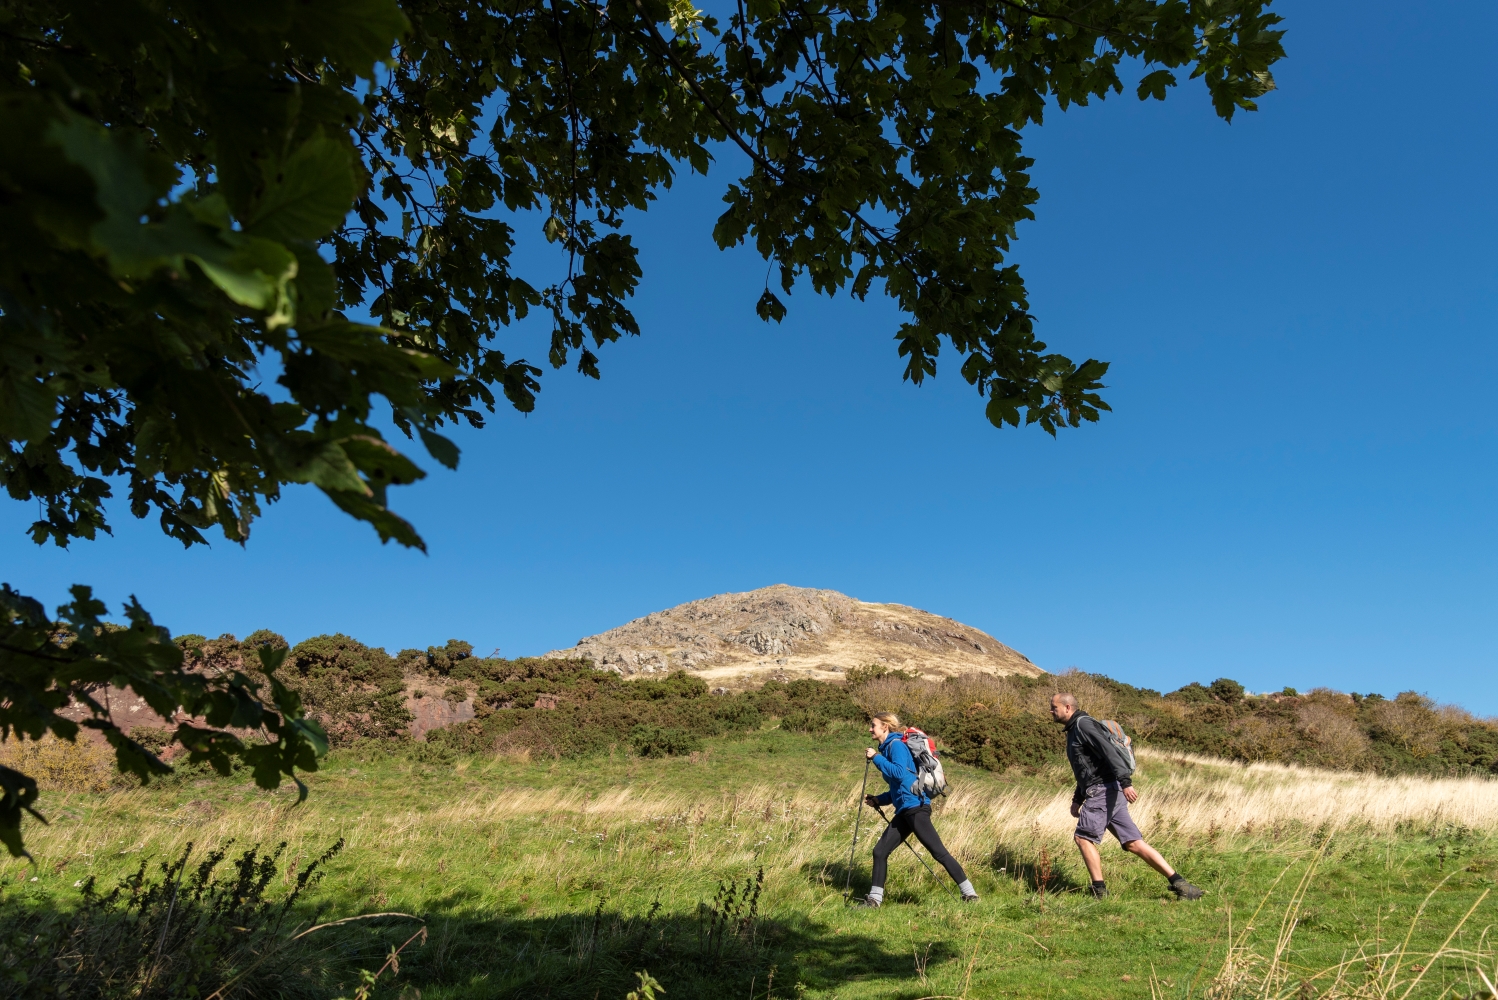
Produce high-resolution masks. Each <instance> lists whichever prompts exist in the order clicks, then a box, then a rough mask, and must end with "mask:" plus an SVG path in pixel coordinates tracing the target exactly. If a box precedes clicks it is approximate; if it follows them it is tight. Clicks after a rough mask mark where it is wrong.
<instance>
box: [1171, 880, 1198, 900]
mask: <svg viewBox="0 0 1498 1000" xmlns="http://www.w3.org/2000/svg"><path fill="white" fill-rule="evenodd" d="M1170 891H1171V892H1173V893H1175V894H1176V896H1177V897H1178V898H1180V899H1201V898H1202V896H1204V895H1205V893H1203V892H1202V891H1201V890H1200V889H1198V888H1197V887H1196V886H1194V885H1192V884H1191V883H1190V882H1187V881H1186V880H1185V879H1183V878H1178V879H1176V880H1175V881H1173V882H1171V883H1170Z"/></svg>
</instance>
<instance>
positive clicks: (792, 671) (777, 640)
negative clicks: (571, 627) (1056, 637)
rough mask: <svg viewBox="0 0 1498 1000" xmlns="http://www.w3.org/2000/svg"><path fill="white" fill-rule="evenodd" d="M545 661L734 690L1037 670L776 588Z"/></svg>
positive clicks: (895, 609) (878, 610)
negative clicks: (883, 673) (802, 679)
mask: <svg viewBox="0 0 1498 1000" xmlns="http://www.w3.org/2000/svg"><path fill="white" fill-rule="evenodd" d="M546 655H547V656H555V657H585V658H588V659H591V660H592V661H593V663H594V664H595V665H596V666H598V667H600V668H603V669H606V670H613V671H615V672H616V673H619V674H623V675H625V676H635V675H652V674H655V675H658V674H662V673H666V672H669V671H672V670H687V671H691V672H693V673H697V674H700V675H702V676H704V678H712V679H718V678H722V679H724V680H731V681H733V682H734V683H736V684H738V685H740V686H742V685H743V684H745V683H762V682H763V681H764V680H767V679H770V678H771V677H797V676H823V677H826V676H828V675H833V676H835V675H836V674H837V673H839V672H841V671H844V670H847V669H849V668H851V667H856V666H865V665H868V664H872V663H882V664H885V665H887V666H891V667H897V668H900V669H906V670H913V671H915V672H918V673H924V674H930V675H937V676H944V675H950V674H953V673H963V672H968V671H982V672H986V673H1000V674H1007V673H1015V672H1019V673H1027V674H1032V675H1033V674H1039V673H1041V672H1042V671H1041V670H1040V668H1038V667H1036V666H1035V665H1034V664H1033V663H1031V662H1030V661H1029V659H1028V658H1026V657H1025V656H1023V655H1021V654H1020V653H1017V652H1015V651H1014V650H1012V649H1010V648H1009V647H1008V646H1005V645H1004V644H1003V643H1001V642H998V641H997V640H996V639H994V638H993V637H992V636H989V635H988V634H986V633H984V632H981V631H979V630H977V629H974V628H970V627H969V626H967V625H963V624H962V623H960V622H956V621H953V620H952V619H950V618H943V617H941V616H939V615H933V614H930V613H929V612H925V611H921V610H919V609H916V608H908V607H905V606H904V605H898V604H869V603H866V602H864V601H859V600H855V599H854V598H851V597H848V596H847V595H845V594H840V593H838V592H837V591H835V590H813V589H809V588H803V587H790V586H786V585H784V584H777V585H775V586H773V587H765V588H762V589H760V590H752V591H749V592H747V593H743V594H719V595H717V596H715V597H707V598H703V599H701V600H697V601H690V602H688V603H686V604H681V605H678V606H676V607H674V608H668V609H667V610H665V611H658V612H655V613H653V614H649V615H646V616H645V617H643V618H637V619H635V620H634V621H632V622H628V623H626V624H624V625H621V626H619V627H618V628H613V629H610V630H608V631H607V632H602V633H600V634H598V635H595V636H589V637H587V638H584V639H582V640H580V641H579V642H578V644H577V645H576V646H573V647H572V648H570V649H558V650H553V651H552V652H550V653H547V654H546Z"/></svg>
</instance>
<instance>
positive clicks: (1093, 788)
mask: <svg viewBox="0 0 1498 1000" xmlns="http://www.w3.org/2000/svg"><path fill="white" fill-rule="evenodd" d="M1105 830H1112V831H1113V836H1115V837H1117V838H1118V842H1119V843H1120V844H1127V843H1129V842H1130V841H1134V840H1143V839H1144V835H1143V834H1142V833H1140V832H1139V827H1137V826H1135V825H1134V820H1133V818H1132V817H1130V816H1129V803H1128V800H1127V799H1125V798H1124V795H1123V789H1122V788H1119V787H1118V782H1116V781H1110V782H1108V783H1107V784H1106V785H1088V786H1087V798H1086V799H1085V800H1084V801H1083V802H1082V811H1081V812H1080V813H1078V814H1077V836H1078V837H1081V838H1082V839H1083V840H1090V841H1092V842H1093V843H1094V844H1100V843H1102V841H1103V831H1105Z"/></svg>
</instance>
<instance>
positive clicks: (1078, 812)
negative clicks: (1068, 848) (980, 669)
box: [1051, 692, 1202, 899]
mask: <svg viewBox="0 0 1498 1000" xmlns="http://www.w3.org/2000/svg"><path fill="white" fill-rule="evenodd" d="M1051 718H1052V719H1054V720H1055V721H1057V722H1059V723H1061V724H1062V725H1064V726H1066V759H1067V760H1068V761H1070V762H1071V769H1072V774H1074V775H1076V778H1077V789H1076V791H1075V792H1073V793H1072V799H1071V814H1072V815H1073V816H1075V817H1077V830H1076V834H1075V836H1076V839H1077V849H1078V850H1080V851H1081V852H1082V861H1083V862H1084V863H1086V865H1087V875H1088V877H1089V878H1091V879H1092V895H1093V897H1094V898H1095V899H1103V898H1105V897H1106V896H1107V895H1108V887H1107V886H1106V885H1105V884H1104V883H1103V859H1102V856H1101V855H1100V854H1099V853H1098V845H1099V844H1101V843H1102V842H1103V831H1105V830H1111V831H1112V832H1113V836H1115V837H1117V838H1118V842H1119V843H1120V844H1122V845H1123V849H1124V850H1126V851H1128V852H1129V853H1130V854H1137V855H1139V856H1140V857H1141V858H1143V859H1144V860H1145V861H1148V862H1149V865H1150V867H1151V868H1153V869H1154V870H1155V871H1157V872H1159V873H1160V874H1161V875H1164V876H1165V877H1166V878H1167V879H1169V880H1170V890H1171V891H1172V892H1174V893H1175V894H1176V895H1177V896H1179V897H1180V898H1181V899H1201V898H1202V891H1201V890H1200V889H1198V888H1197V887H1196V886H1194V885H1192V884H1191V883H1190V882H1187V881H1186V880H1185V879H1184V878H1182V877H1181V873H1180V872H1178V871H1176V870H1175V869H1174V868H1172V867H1170V865H1169V864H1168V863H1167V862H1166V860H1165V859H1164V858H1162V857H1160V852H1159V851H1157V850H1155V849H1154V848H1153V847H1151V846H1150V845H1148V844H1146V843H1145V842H1144V836H1143V835H1142V834H1140V832H1139V827H1137V826H1135V825H1134V820H1133V819H1132V818H1130V816H1129V805H1128V804H1129V803H1130V802H1133V801H1134V800H1136V799H1138V798H1139V793H1138V792H1136V791H1135V790H1134V782H1133V780H1132V777H1131V776H1132V774H1133V772H1134V768H1133V765H1132V764H1131V763H1130V762H1129V760H1128V758H1127V757H1126V756H1125V755H1124V752H1123V750H1122V749H1120V748H1119V747H1118V746H1117V745H1116V744H1115V743H1114V742H1113V738H1112V737H1111V736H1110V735H1109V733H1108V729H1107V727H1106V726H1104V725H1103V724H1102V723H1101V722H1099V721H1098V720H1096V719H1094V718H1093V717H1092V716H1090V715H1088V714H1087V713H1086V712H1084V711H1082V710H1081V709H1079V708H1078V707H1077V696H1076V695H1074V694H1069V693H1067V692H1062V693H1060V694H1055V695H1052V696H1051Z"/></svg>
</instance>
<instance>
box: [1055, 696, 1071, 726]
mask: <svg viewBox="0 0 1498 1000" xmlns="http://www.w3.org/2000/svg"><path fill="white" fill-rule="evenodd" d="M1076 714H1077V696H1076V695H1074V694H1072V693H1071V692H1070V691H1057V692H1056V693H1055V694H1053V695H1051V718H1052V719H1053V720H1055V721H1056V722H1060V723H1063V724H1064V723H1069V722H1071V717H1072V716H1073V715H1076Z"/></svg>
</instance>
